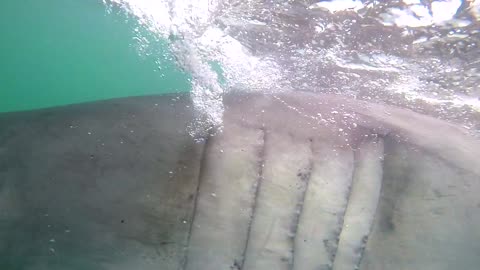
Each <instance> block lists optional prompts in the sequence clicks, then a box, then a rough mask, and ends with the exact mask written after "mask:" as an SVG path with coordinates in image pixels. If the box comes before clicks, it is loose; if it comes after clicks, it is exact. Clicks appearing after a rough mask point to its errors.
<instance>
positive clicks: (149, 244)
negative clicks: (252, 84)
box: [0, 92, 480, 270]
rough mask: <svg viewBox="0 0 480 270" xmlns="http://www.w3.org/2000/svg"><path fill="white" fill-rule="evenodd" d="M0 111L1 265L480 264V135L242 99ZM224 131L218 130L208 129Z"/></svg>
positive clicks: (360, 112)
mask: <svg viewBox="0 0 480 270" xmlns="http://www.w3.org/2000/svg"><path fill="white" fill-rule="evenodd" d="M224 106H225V111H224V114H223V124H222V126H221V127H214V128H211V129H208V130H207V131H206V132H205V133H204V134H205V135H198V136H196V137H195V136H191V135H190V134H189V131H190V130H192V129H191V127H192V125H195V121H196V119H197V118H198V115H197V112H196V111H195V110H194V109H193V108H194V106H193V104H192V101H191V99H190V97H189V96H188V95H185V94H181V95H164V96H151V97H131V98H122V99H114V100H108V101H102V102H93V103H85V104H77V105H69V106H64V107H57V108H50V109H43V110H36V111H28V112H17V113H5V114H0V269H40V270H43V269H54V270H55V269H94V270H96V269H98V270H104V269H105V270H107V269H146V270H148V269H167V270H169V269H172V270H173V269H174V270H178V269H182V270H184V269H191V270H193V269H195V270H210V269H243V270H249V269H252V270H253V269H273V268H275V269H295V270H297V269H298V270H310V269H311V270H318V269H322V270H329V269H352V270H353V269H364V270H371V269H452V268H456V269H474V268H475V266H476V265H478V264H480V258H479V257H478V256H477V255H478V253H479V252H480V244H479V243H480V232H479V230H478V229H477V228H478V226H480V197H478V196H477V191H478V190H480V166H479V165H480V163H479V161H478V159H477V156H478V153H480V142H479V140H478V139H477V138H475V137H473V136H471V135H470V134H469V133H468V132H467V131H466V130H465V129H463V128H462V127H459V126H457V125H455V124H452V123H447V122H445V121H442V120H439V119H436V118H433V117H430V116H426V115H421V114H418V113H415V112H412V111H410V110H406V109H402V108H398V107H393V106H388V105H383V104H374V103H368V102H365V101H359V100H354V99H349V98H347V97H342V96H336V95H327V94H314V93H304V92H283V93H278V94H268V95H267V94H252V93H230V94H226V95H225V96H224ZM209 128H210V127H209Z"/></svg>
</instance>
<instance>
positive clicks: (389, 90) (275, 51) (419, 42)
mask: <svg viewBox="0 0 480 270" xmlns="http://www.w3.org/2000/svg"><path fill="white" fill-rule="evenodd" d="M104 1H105V3H106V4H107V6H110V7H113V6H115V7H120V8H121V9H122V10H124V11H126V12H127V13H129V14H130V15H131V16H133V17H134V18H135V19H136V20H138V22H140V24H141V25H143V27H144V28H145V29H148V31H149V32H151V33H154V34H155V35H156V36H158V37H160V38H163V39H166V40H168V41H169V43H170V47H171V49H172V51H173V53H174V55H175V58H176V60H177V63H178V65H179V66H180V67H181V68H183V69H185V70H186V71H187V72H188V73H189V74H191V77H192V78H191V85H192V91H191V96H192V98H193V104H194V106H195V108H196V109H197V111H198V112H199V119H200V121H201V122H203V123H204V125H221V122H222V116H223V105H222V104H223V101H222V97H223V95H224V93H225V92H229V91H258V92H263V93H275V92H279V91H283V90H290V91H291V90H293V91H308V92H327V93H336V94H342V95H350V96H354V97H356V98H361V99H369V100H375V101H377V102H387V103H392V104H397V105H399V104H406V105H405V106H407V107H409V108H412V109H414V110H418V111H422V112H425V110H424V108H421V105H419V103H418V102H417V101H418V100H421V101H422V102H425V103H428V104H429V105H433V106H441V108H442V109H441V110H440V109H438V110H433V113H432V114H436V113H437V112H438V111H442V113H443V114H444V115H443V117H445V118H447V119H452V120H455V121H457V120H458V119H467V118H468V119H473V118H475V117H476V116H475V117H463V116H462V117H460V116H459V115H457V114H456V113H455V110H454V109H455V108H464V107H465V106H466V107H468V108H469V110H470V111H469V113H470V114H472V115H473V114H475V113H478V114H480V109H479V108H480V106H479V103H480V102H479V99H478V96H479V95H480V90H479V89H478V86H477V85H479V84H480V75H479V72H478V70H480V62H478V61H476V60H475V59H476V58H475V57H474V56H475V55H477V54H478V52H479V40H480V37H479V36H478V34H479V32H478V29H479V28H478V27H479V18H480V17H479V16H478V14H479V13H480V12H479V10H480V8H479V7H480V1H460V0H448V1H419V0H403V1H391V2H390V1H367V0H365V1H359V0H334V1H319V2H317V3H313V4H312V3H310V4H308V5H307V4H305V3H304V2H303V1H286V2H282V3H280V2H279V3H277V2H275V3H273V2H269V1H258V0H248V1H238V0H224V1H221V0H195V1H194V0H183V1H180V0H177V1H171V0H104ZM138 40H139V42H140V43H142V40H143V39H142V37H139V38H138ZM143 43H144V45H145V46H149V44H146V43H147V42H143ZM215 67H217V68H215ZM219 70H220V71H219ZM445 108H451V109H452V110H445ZM462 113H463V112H462ZM436 116H437V115H436ZM461 121H464V120H461ZM465 121H466V122H468V121H469V120H465ZM467 124H468V123H467ZM469 124H470V125H475V123H469Z"/></svg>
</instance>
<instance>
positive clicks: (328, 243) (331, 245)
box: [323, 239, 338, 262]
mask: <svg viewBox="0 0 480 270" xmlns="http://www.w3.org/2000/svg"><path fill="white" fill-rule="evenodd" d="M336 242H338V241H336ZM336 242H334V241H332V240H329V239H324V240H323V245H324V246H325V250H326V251H327V253H328V258H329V260H330V262H333V260H335V253H336V252H337V243H336Z"/></svg>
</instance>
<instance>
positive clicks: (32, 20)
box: [0, 0, 190, 112]
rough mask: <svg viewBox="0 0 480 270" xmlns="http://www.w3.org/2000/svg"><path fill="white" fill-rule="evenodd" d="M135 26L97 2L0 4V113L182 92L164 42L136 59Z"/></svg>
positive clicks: (184, 82) (183, 81) (184, 87)
mask: <svg viewBox="0 0 480 270" xmlns="http://www.w3.org/2000/svg"><path fill="white" fill-rule="evenodd" d="M136 26H137V25H136V22H135V20H134V19H128V18H127V16H126V15H125V14H124V13H122V12H120V11H119V10H113V12H107V9H106V7H105V6H104V4H103V3H102V1H101V0H49V1H41V0H6V1H3V2H2V4H1V8H0V35H1V38H0V40H1V42H0V61H1V62H0V112H5V111H18V110H29V109H35V108H44V107H50V106H57V105H64V104H71V103H79V102H86V101H93V100H99V99H108V98H115V97H125V96H137V95H148V94H160V93H169V92H182V91H188V90H189V89H190V83H189V80H188V75H187V74H185V73H183V72H182V71H181V70H180V69H179V68H178V67H177V66H176V65H175V63H174V61H173V60H171V59H170V57H168V53H169V52H168V46H167V44H166V41H163V42H162V41H157V42H154V43H153V44H152V45H151V46H150V49H151V50H153V51H154V54H153V55H150V56H142V54H139V53H138V46H136V44H135V42H134V37H135V36H134V31H133V29H134V28H135V27H136ZM163 54H167V57H163V56H162V55H163ZM156 61H157V63H156Z"/></svg>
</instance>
